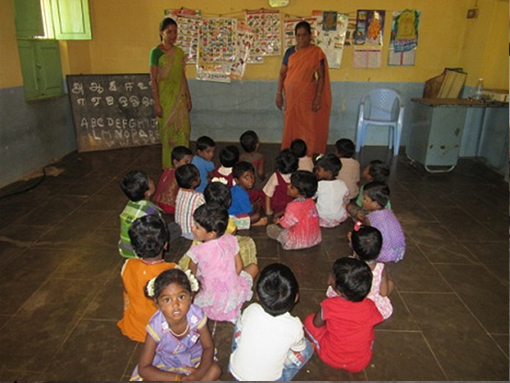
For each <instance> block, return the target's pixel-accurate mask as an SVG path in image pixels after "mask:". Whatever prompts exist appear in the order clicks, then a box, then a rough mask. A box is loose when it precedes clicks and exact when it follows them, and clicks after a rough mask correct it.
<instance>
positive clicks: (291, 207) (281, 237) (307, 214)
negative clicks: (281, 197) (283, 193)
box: [266, 170, 322, 250]
mask: <svg viewBox="0 0 510 383" xmlns="http://www.w3.org/2000/svg"><path fill="white" fill-rule="evenodd" d="M316 192H317V178H316V177H315V174H313V173H312V172H307V171H305V170H298V171H296V172H294V173H292V176H291V177H290V184H289V187H288V189H287V194H288V195H289V196H290V197H292V198H293V199H294V200H293V201H292V202H290V203H289V204H288V205H287V207H286V208H285V213H284V214H283V217H281V218H279V219H278V220H277V224H280V226H279V225H277V224H272V225H269V226H267V229H266V232H267V235H268V237H269V238H272V239H276V240H277V241H278V242H280V243H281V244H282V247H283V248H284V249H285V250H296V249H306V248H308V247H312V246H315V245H317V244H319V243H320V242H321V241H322V235H321V229H320V227H319V213H318V212H317V208H316V207H315V202H314V200H313V199H312V197H313V196H314V195H315V193H316Z"/></svg>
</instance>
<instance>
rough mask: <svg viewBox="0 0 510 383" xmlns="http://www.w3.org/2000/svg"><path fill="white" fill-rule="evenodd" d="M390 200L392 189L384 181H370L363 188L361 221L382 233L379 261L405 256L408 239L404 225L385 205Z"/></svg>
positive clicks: (396, 259)
mask: <svg viewBox="0 0 510 383" xmlns="http://www.w3.org/2000/svg"><path fill="white" fill-rule="evenodd" d="M389 200H390V189H389V187H388V185H386V184H385V183H384V182H370V183H368V184H366V185H365V187H364V190H363V211H365V212H368V214H367V215H366V216H364V215H363V216H361V221H362V222H363V223H364V224H365V225H367V226H373V227H375V228H376V229H379V231H380V232H381V234H382V240H383V241H382V248H381V253H380V254H379V256H378V257H377V259H376V261H377V262H398V261H400V260H402V258H404V254H405V251H406V241H405V236H404V231H403V230H402V226H401V225H400V222H399V221H398V218H397V217H396V216H395V213H393V210H390V209H386V208H385V206H386V205H387V204H388V201H389Z"/></svg>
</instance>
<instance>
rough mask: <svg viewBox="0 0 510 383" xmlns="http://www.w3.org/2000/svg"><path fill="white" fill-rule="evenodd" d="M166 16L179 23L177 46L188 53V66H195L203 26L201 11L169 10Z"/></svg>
mask: <svg viewBox="0 0 510 383" xmlns="http://www.w3.org/2000/svg"><path fill="white" fill-rule="evenodd" d="M165 15H167V16H170V17H171V18H173V19H174V20H175V21H176V22H177V27H178V34H177V46H178V47H180V48H181V49H182V50H183V51H184V52H185V53H186V58H187V64H195V63H196V62H197V51H198V31H199V29H200V24H202V17H201V16H200V11H199V10H193V9H186V8H181V9H167V10H165Z"/></svg>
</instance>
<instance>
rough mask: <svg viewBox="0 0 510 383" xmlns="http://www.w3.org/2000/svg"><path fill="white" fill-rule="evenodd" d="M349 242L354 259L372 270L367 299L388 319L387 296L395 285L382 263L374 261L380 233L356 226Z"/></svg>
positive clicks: (388, 300)
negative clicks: (370, 286)
mask: <svg viewBox="0 0 510 383" xmlns="http://www.w3.org/2000/svg"><path fill="white" fill-rule="evenodd" d="M350 241H351V245H352V249H353V250H354V258H358V259H359V260H361V261H363V262H365V263H366V264H367V265H368V266H369V267H370V270H372V275H373V279H372V288H371V289H370V292H369V293H368V296H367V298H369V299H371V300H373V301H374V303H375V305H376V306H377V309H378V310H379V312H380V313H381V314H382V316H383V318H384V319H388V318H389V317H390V316H391V314H392V313H393V306H392V304H391V301H390V298H389V295H390V294H391V292H392V291H393V289H394V288H395V284H394V283H393V281H392V280H391V279H390V277H389V275H388V273H387V272H386V269H385V268H384V263H381V262H376V261H375V260H376V258H377V257H378V256H379V253H380V251H381V247H382V243H383V239H382V235H381V232H380V231H379V230H377V229H376V228H375V227H370V226H359V225H356V226H355V227H354V231H353V232H352V233H351V238H350Z"/></svg>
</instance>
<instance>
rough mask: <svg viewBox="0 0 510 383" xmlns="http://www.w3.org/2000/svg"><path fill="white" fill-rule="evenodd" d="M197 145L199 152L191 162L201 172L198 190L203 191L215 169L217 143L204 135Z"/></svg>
mask: <svg viewBox="0 0 510 383" xmlns="http://www.w3.org/2000/svg"><path fill="white" fill-rule="evenodd" d="M196 146H197V154H196V155H194V156H193V159H192V160H191V163H192V164H193V165H195V166H196V167H197V169H198V171H199V173H200V183H199V184H198V186H197V188H196V190H197V191H199V192H200V193H203V192H204V189H205V187H206V186H207V183H208V182H209V179H210V178H211V176H212V172H213V170H214V163H213V162H212V159H213V158H214V150H215V148H216V143H215V142H214V140H213V139H212V138H211V137H207V136H202V137H199V138H198V139H197V144H196Z"/></svg>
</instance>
